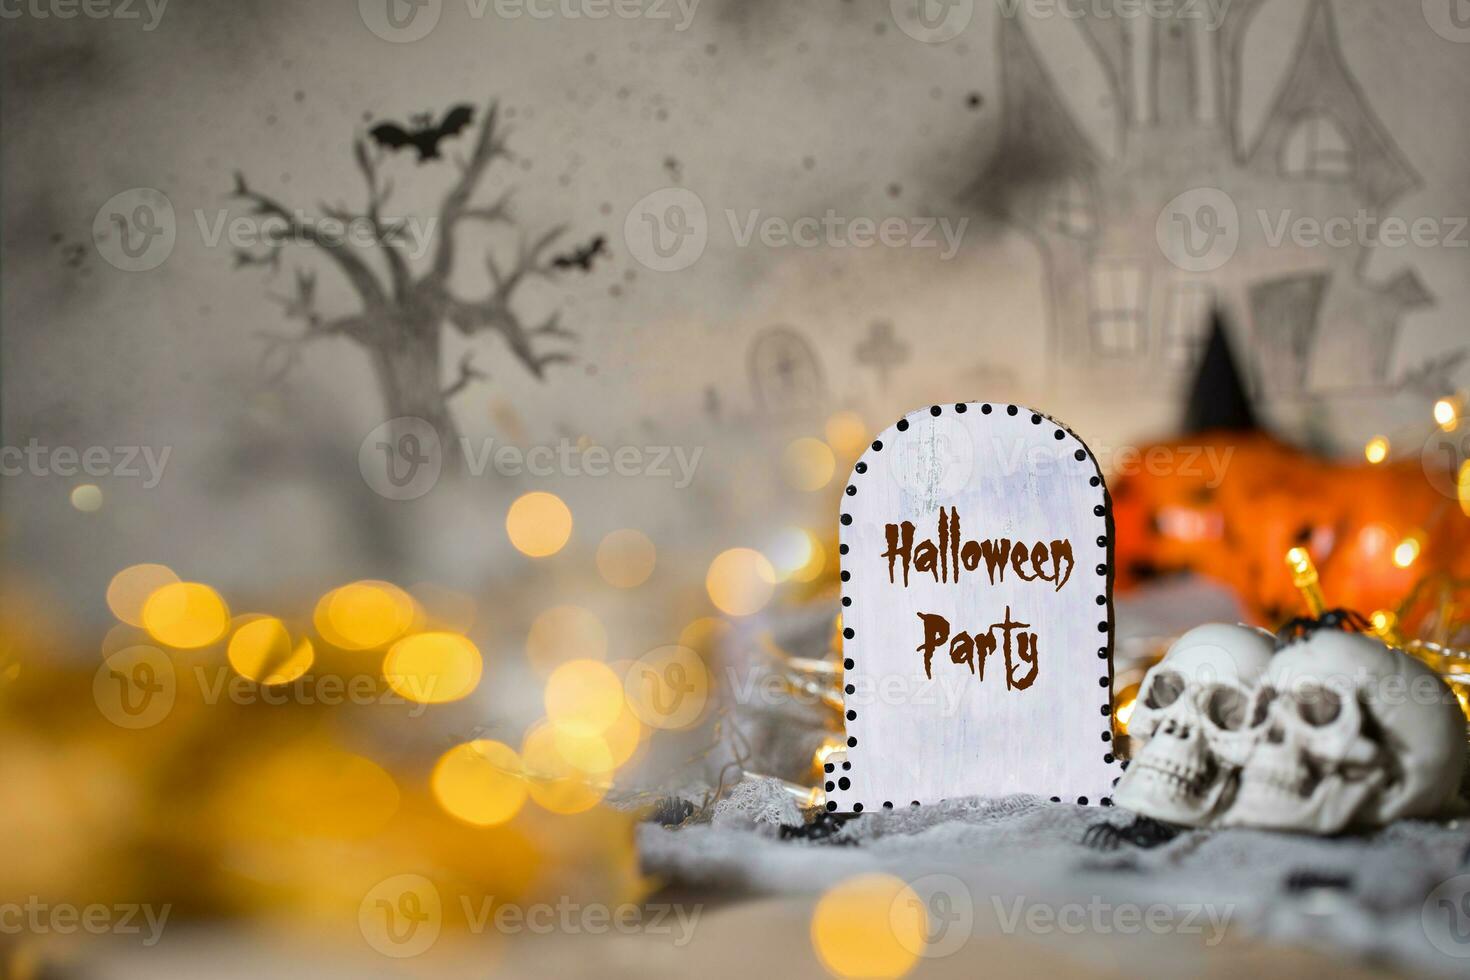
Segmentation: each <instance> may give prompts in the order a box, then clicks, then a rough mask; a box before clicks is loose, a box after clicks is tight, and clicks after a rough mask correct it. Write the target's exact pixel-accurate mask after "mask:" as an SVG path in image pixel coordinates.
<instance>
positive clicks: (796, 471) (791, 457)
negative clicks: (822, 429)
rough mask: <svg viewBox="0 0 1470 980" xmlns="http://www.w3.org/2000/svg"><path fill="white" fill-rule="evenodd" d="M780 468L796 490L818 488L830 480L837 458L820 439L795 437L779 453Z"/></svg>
mask: <svg viewBox="0 0 1470 980" xmlns="http://www.w3.org/2000/svg"><path fill="white" fill-rule="evenodd" d="M781 464H782V469H783V471H784V472H785V474H786V479H787V481H788V482H789V483H790V484H791V485H792V486H793V487H795V488H796V489H797V490H806V491H813V490H820V489H822V488H823V487H825V486H826V485H827V484H828V483H831V482H832V473H833V471H834V470H836V468H837V459H836V457H834V456H833V455H832V448H831V447H830V446H828V445H827V444H826V443H825V442H823V441H822V440H820V439H813V438H811V437H809V436H807V437H804V438H801V439H797V440H795V441H793V442H792V443H791V444H790V445H788V446H787V447H786V451H785V452H784V453H782V454H781Z"/></svg>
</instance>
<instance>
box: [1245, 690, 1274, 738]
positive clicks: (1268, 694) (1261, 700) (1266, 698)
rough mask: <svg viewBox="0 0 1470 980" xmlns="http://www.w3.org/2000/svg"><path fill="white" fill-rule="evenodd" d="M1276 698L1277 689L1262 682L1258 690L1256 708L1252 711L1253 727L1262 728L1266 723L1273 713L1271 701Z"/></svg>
mask: <svg viewBox="0 0 1470 980" xmlns="http://www.w3.org/2000/svg"><path fill="white" fill-rule="evenodd" d="M1275 700H1276V691H1275V690H1274V689H1273V688H1272V687H1270V685H1267V684H1262V685H1261V686H1260V688H1259V689H1258V690H1257V691H1256V701H1255V706H1254V710H1253V711H1252V712H1251V727H1252V728H1260V727H1261V726H1262V725H1264V724H1265V723H1266V719H1267V718H1268V717H1269V716H1270V714H1271V702H1272V701H1275Z"/></svg>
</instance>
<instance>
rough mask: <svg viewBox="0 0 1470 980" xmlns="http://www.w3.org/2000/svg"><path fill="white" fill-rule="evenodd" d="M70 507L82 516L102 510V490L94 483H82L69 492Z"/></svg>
mask: <svg viewBox="0 0 1470 980" xmlns="http://www.w3.org/2000/svg"><path fill="white" fill-rule="evenodd" d="M71 505H72V506H73V507H75V508H76V509H77V510H79V511H81V512H82V513H83V514H93V513H96V512H97V511H99V510H101V509H102V488H101V487H99V486H98V485H97V484H95V483H83V484H81V485H80V486H77V487H74V488H73V489H72V492H71Z"/></svg>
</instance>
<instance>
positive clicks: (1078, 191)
mask: <svg viewBox="0 0 1470 980" xmlns="http://www.w3.org/2000/svg"><path fill="white" fill-rule="evenodd" d="M1046 223H1047V225H1048V226H1050V227H1051V228H1052V229H1053V230H1055V231H1059V232H1061V233H1062V234H1064V235H1071V236H1072V237H1073V238H1090V237H1091V236H1092V234H1093V232H1094V231H1096V230H1097V216H1096V214H1095V213H1094V210H1093V201H1092V192H1091V191H1090V190H1089V189H1088V187H1087V185H1086V184H1084V183H1083V182H1082V181H1080V180H1078V179H1077V178H1076V177H1069V178H1067V179H1066V180H1064V181H1062V183H1061V184H1060V185H1059V186H1058V187H1057V189H1056V190H1055V191H1054V192H1053V193H1052V195H1051V198H1050V199H1049V200H1048V201H1047V214H1046Z"/></svg>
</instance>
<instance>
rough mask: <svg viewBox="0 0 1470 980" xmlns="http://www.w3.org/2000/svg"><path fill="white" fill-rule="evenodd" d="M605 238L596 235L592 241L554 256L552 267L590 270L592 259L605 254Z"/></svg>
mask: <svg viewBox="0 0 1470 980" xmlns="http://www.w3.org/2000/svg"><path fill="white" fill-rule="evenodd" d="M606 254H608V252H607V238H606V236H603V235H598V236H597V237H596V238H594V239H592V241H590V242H588V243H587V244H586V245H583V246H582V247H581V248H574V249H572V250H571V251H570V252H565V253H563V254H561V255H557V256H554V257H553V258H552V260H551V267H552V268H553V269H581V270H582V271H583V272H591V271H592V260H593V259H595V258H597V256H599V255H606Z"/></svg>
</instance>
